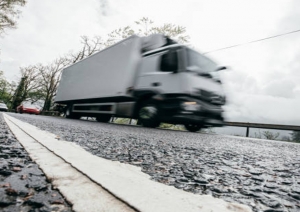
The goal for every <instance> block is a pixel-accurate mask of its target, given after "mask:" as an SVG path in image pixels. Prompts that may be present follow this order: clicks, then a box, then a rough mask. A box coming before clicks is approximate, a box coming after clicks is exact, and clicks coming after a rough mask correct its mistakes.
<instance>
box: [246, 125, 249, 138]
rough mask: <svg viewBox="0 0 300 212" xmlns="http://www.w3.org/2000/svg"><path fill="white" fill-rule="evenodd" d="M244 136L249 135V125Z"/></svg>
mask: <svg viewBox="0 0 300 212" xmlns="http://www.w3.org/2000/svg"><path fill="white" fill-rule="evenodd" d="M246 137H249V127H247V130H246Z"/></svg>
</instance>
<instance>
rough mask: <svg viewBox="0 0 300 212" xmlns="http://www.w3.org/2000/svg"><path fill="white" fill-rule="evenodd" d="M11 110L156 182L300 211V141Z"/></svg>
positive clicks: (267, 208) (258, 208)
mask: <svg viewBox="0 0 300 212" xmlns="http://www.w3.org/2000/svg"><path fill="white" fill-rule="evenodd" d="M8 114H9V115H12V116H13V117H15V118H18V119H20V120H22V121H25V122H28V123H30V124H32V125H35V126H37V127H39V128H40V129H42V130H46V131H50V132H52V133H54V134H56V135H58V137H59V138H60V139H62V140H67V141H70V142H75V143H77V144H79V145H80V146H82V147H83V148H84V149H86V150H87V151H89V152H91V153H92V154H94V155H97V156H99V157H103V158H106V159H109V160H118V161H121V162H124V163H129V164H132V165H136V166H140V167H141V168H142V171H143V172H145V173H147V174H149V175H150V176H151V179H152V180H155V181H158V182H161V183H165V184H168V185H170V186H175V187H176V188H178V189H183V190H185V191H187V192H193V193H196V194H211V195H213V196H215V197H218V198H222V199H224V200H226V201H231V202H238V203H242V204H246V205H249V206H250V207H251V208H252V209H253V211H293V212H296V211H300V145H299V144H295V143H288V142H280V141H268V140H259V139H251V138H241V137H233V136H224V135H212V134H201V133H189V132H182V131H172V130H162V129H147V128H142V127H136V126H124V125H116V124H104V123H97V122H93V121H86V120H69V119H64V118H58V117H46V116H34V115H26V114H13V113H8ZM99 168H100V167H99Z"/></svg>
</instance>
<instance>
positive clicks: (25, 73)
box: [20, 64, 42, 101]
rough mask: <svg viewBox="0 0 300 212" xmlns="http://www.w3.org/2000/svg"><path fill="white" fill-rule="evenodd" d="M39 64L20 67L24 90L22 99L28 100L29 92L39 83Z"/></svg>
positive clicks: (36, 87)
mask: <svg viewBox="0 0 300 212" xmlns="http://www.w3.org/2000/svg"><path fill="white" fill-rule="evenodd" d="M40 67H42V65H41V64H38V65H35V66H27V67H21V69H20V71H21V77H22V78H24V79H25V80H24V90H23V93H22V101H25V100H29V99H28V95H29V93H30V92H34V91H36V90H37V89H38V88H39V87H40V86H41V85H40V76H39V71H38V70H39V68H40Z"/></svg>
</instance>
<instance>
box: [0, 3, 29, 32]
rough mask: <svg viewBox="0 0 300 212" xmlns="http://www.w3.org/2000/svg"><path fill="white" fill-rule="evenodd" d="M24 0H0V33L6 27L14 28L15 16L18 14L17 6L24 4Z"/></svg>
mask: <svg viewBox="0 0 300 212" xmlns="http://www.w3.org/2000/svg"><path fill="white" fill-rule="evenodd" d="M25 4H26V0H0V34H2V33H3V32H4V30H5V29H7V28H15V26H16V18H18V15H19V14H20V10H18V9H17V7H18V6H24V5H25Z"/></svg>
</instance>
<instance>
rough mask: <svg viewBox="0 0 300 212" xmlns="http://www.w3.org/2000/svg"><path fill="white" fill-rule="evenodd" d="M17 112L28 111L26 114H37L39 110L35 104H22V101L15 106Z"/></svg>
mask: <svg viewBox="0 0 300 212" xmlns="http://www.w3.org/2000/svg"><path fill="white" fill-rule="evenodd" d="M16 112H17V113H28V114H35V115H39V114H40V110H39V108H38V107H37V106H35V105H31V104H26V103H25V104H24V103H22V104H21V105H19V106H18V107H17V111H16Z"/></svg>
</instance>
